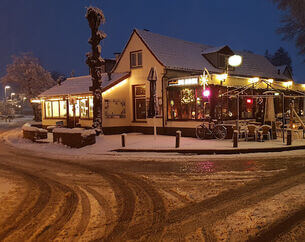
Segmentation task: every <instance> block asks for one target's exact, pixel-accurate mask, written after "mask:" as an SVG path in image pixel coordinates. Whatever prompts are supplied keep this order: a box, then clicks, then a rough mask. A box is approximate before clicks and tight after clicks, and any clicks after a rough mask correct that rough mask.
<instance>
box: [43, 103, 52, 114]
mask: <svg viewBox="0 0 305 242" xmlns="http://www.w3.org/2000/svg"><path fill="white" fill-rule="evenodd" d="M45 108H46V118H52V103H51V102H45Z"/></svg>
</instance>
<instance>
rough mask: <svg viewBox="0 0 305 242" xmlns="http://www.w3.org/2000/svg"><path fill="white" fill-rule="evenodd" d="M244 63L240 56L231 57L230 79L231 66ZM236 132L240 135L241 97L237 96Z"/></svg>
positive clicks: (229, 64) (229, 62) (229, 60)
mask: <svg viewBox="0 0 305 242" xmlns="http://www.w3.org/2000/svg"><path fill="white" fill-rule="evenodd" d="M242 62H243V58H242V56H240V55H232V56H230V57H229V59H228V63H227V73H226V74H227V77H228V73H229V66H232V67H238V66H240V65H241V64H242ZM236 130H237V132H238V135H239V95H238V96H237V120H236Z"/></svg>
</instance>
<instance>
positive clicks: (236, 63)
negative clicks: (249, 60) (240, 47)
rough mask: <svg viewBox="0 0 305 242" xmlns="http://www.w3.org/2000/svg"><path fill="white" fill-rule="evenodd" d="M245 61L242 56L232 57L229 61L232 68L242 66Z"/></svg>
mask: <svg viewBox="0 0 305 242" xmlns="http://www.w3.org/2000/svg"><path fill="white" fill-rule="evenodd" d="M242 61H243V58H242V57H241V56H240V55H232V56H230V57H229V59H228V63H229V65H230V66H233V67H237V66H240V65H241V63H242Z"/></svg>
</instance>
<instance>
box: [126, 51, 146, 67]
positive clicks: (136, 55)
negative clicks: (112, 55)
mask: <svg viewBox="0 0 305 242" xmlns="http://www.w3.org/2000/svg"><path fill="white" fill-rule="evenodd" d="M139 56H141V57H139ZM133 57H134V58H133ZM133 59H134V61H135V63H133ZM129 60H130V68H140V67H143V52H142V50H136V51H131V52H130V57H129ZM139 60H141V63H139Z"/></svg>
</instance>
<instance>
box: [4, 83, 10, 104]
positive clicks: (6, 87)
mask: <svg viewBox="0 0 305 242" xmlns="http://www.w3.org/2000/svg"><path fill="white" fill-rule="evenodd" d="M10 88H11V87H10V86H8V85H6V86H5V87H4V98H5V101H6V89H10Z"/></svg>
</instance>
